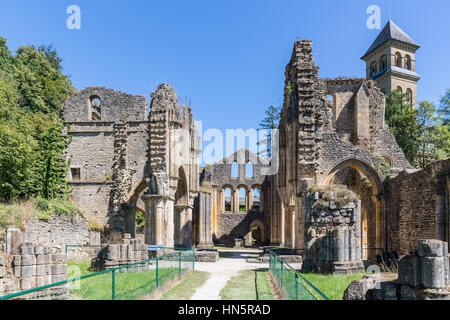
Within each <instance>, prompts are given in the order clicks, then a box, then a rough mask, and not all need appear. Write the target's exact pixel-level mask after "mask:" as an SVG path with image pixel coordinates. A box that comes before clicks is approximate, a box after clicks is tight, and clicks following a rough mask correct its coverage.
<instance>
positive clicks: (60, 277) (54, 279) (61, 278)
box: [52, 274, 66, 283]
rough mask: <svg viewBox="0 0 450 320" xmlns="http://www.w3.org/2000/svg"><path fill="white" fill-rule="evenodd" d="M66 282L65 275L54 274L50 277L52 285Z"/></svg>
mask: <svg viewBox="0 0 450 320" xmlns="http://www.w3.org/2000/svg"><path fill="white" fill-rule="evenodd" d="M65 280H66V275H65V274H54V275H53V276H52V283H56V282H61V281H65Z"/></svg>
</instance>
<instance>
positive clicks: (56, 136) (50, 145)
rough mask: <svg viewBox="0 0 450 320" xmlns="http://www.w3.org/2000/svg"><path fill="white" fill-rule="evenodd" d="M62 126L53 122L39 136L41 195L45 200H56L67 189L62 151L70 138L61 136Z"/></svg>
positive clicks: (58, 122) (57, 122)
mask: <svg viewBox="0 0 450 320" xmlns="http://www.w3.org/2000/svg"><path fill="white" fill-rule="evenodd" d="M63 130H64V125H63V124H62V123H61V122H60V121H54V122H53V123H52V124H51V125H50V127H48V129H47V130H46V131H45V132H44V133H43V134H42V135H41V139H40V141H39V149H40V155H41V157H40V165H41V168H40V173H41V175H40V178H41V181H42V182H41V185H42V188H41V195H42V196H43V197H44V198H46V199H52V198H57V197H59V196H60V195H61V194H62V191H63V190H66V189H67V183H66V174H67V167H68V166H67V164H65V163H64V162H63V160H62V156H63V153H64V150H65V149H66V148H67V147H68V145H69V143H70V138H69V137H65V136H64V135H63Z"/></svg>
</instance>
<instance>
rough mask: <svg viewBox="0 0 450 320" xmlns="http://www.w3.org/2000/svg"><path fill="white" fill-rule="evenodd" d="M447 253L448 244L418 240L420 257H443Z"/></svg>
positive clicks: (430, 240) (438, 241) (431, 240)
mask: <svg viewBox="0 0 450 320" xmlns="http://www.w3.org/2000/svg"><path fill="white" fill-rule="evenodd" d="M447 253H448V244H447V242H445V241H440V240H435V239H427V240H419V243H418V254H419V256H421V257H444V256H447Z"/></svg>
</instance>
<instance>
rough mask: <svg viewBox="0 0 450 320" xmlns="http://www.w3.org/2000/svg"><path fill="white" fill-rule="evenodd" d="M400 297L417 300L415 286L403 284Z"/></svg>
mask: <svg viewBox="0 0 450 320" xmlns="http://www.w3.org/2000/svg"><path fill="white" fill-rule="evenodd" d="M400 298H401V300H416V298H417V297H416V293H415V291H414V289H413V288H411V287H410V286H407V285H402V286H401V287H400Z"/></svg>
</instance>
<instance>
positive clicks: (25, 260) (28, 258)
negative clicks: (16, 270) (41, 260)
mask: <svg viewBox="0 0 450 320" xmlns="http://www.w3.org/2000/svg"><path fill="white" fill-rule="evenodd" d="M35 264H36V256H35V255H23V256H22V266H31V265H35Z"/></svg>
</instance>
